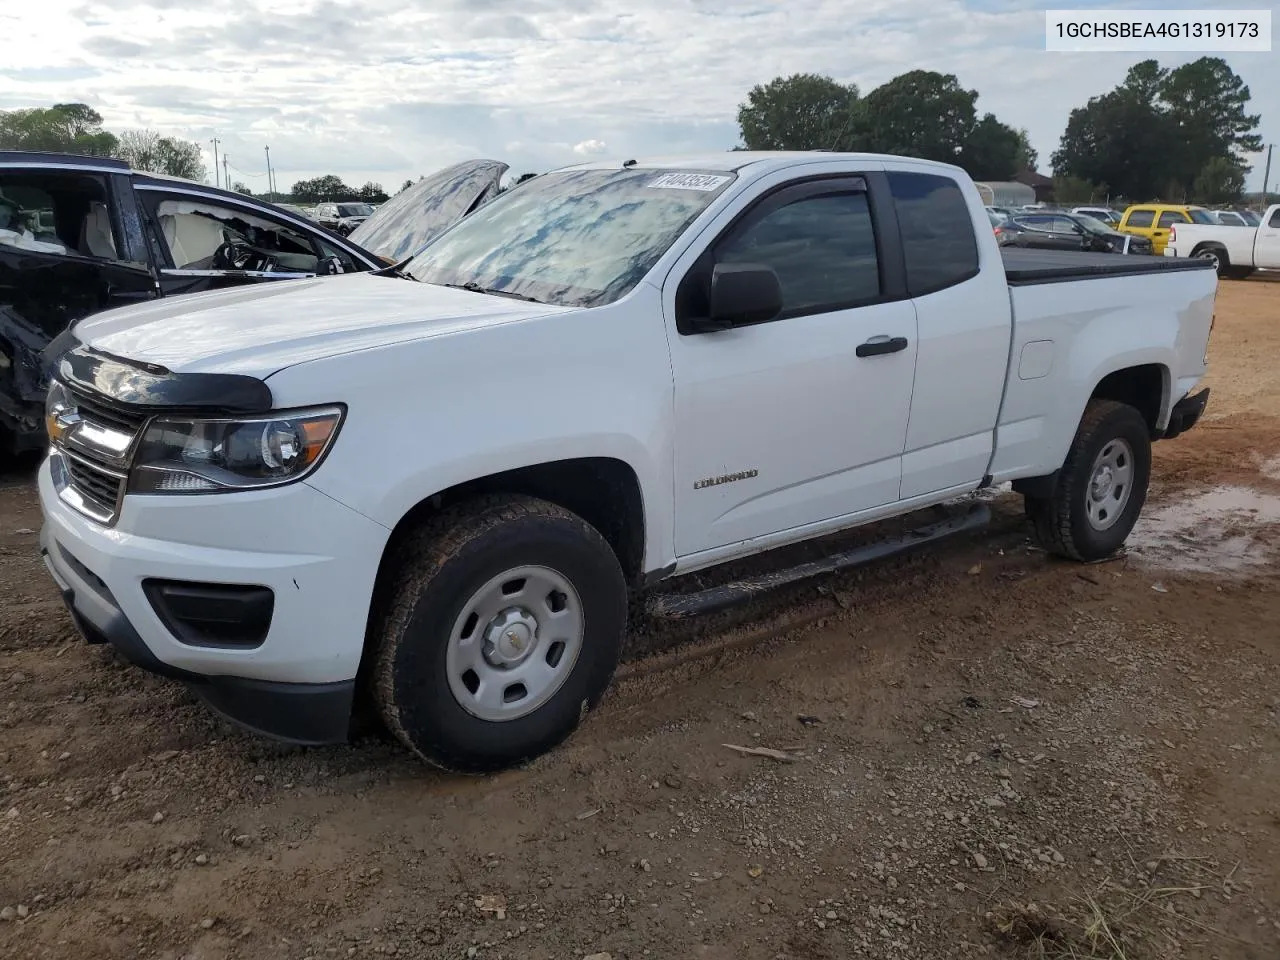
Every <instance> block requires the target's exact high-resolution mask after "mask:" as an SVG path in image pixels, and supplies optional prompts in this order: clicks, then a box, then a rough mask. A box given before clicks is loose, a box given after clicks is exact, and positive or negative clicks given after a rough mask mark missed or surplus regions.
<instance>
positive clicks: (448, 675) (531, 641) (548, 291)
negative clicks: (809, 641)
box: [39, 152, 1217, 772]
mask: <svg viewBox="0 0 1280 960" xmlns="http://www.w3.org/2000/svg"><path fill="white" fill-rule="evenodd" d="M1216 289H1217V277H1216V276H1215V275H1214V272H1213V270H1212V269H1211V265H1210V264H1209V263H1208V262H1206V261H1202V260H1180V259H1173V258H1162V257H1115V256H1108V255H1105V254H1098V255H1092V254H1087V253H1054V252H1051V251H1012V250H1010V251H1004V252H1003V254H1002V251H1001V250H1000V249H999V247H998V246H997V243H996V240H995V238H994V236H993V235H992V231H991V229H990V226H989V224H988V221H987V215H986V213H985V211H984V210H983V207H982V200H981V197H980V196H979V193H978V191H977V189H976V187H975V186H974V184H973V183H972V182H971V181H970V180H969V178H968V177H967V176H966V175H965V174H964V173H963V171H961V170H960V169H959V168H957V167H953V166H949V165H943V164H938V163H932V162H925V161H920V160H913V159H904V158H900V157H891V156H874V155H859V154H835V153H749V152H732V153H719V154H714V155H710V156H704V157H688V158H682V159H675V160H660V161H653V162H635V161H628V162H626V163H622V164H606V163H589V164H584V165H579V166H574V167H569V168H565V169H561V170H557V171H553V172H550V173H546V174H543V175H542V176H539V177H537V178H534V179H532V180H529V181H528V182H527V183H524V184H521V186H520V187H519V188H517V189H515V190H511V191H508V192H507V193H505V194H502V195H500V196H499V197H497V198H496V199H494V200H493V201H492V202H490V203H489V204H487V205H485V206H483V207H481V208H480V209H479V210H477V211H476V212H475V213H473V214H471V215H470V216H469V217H467V218H466V219H464V220H462V221H460V222H459V223H457V224H456V225H454V226H453V227H451V228H450V229H449V230H447V231H446V232H445V233H443V234H442V235H440V236H439V237H438V238H437V239H436V240H434V241H433V242H432V243H431V244H429V245H428V246H427V247H426V248H425V249H424V250H422V251H421V252H420V253H419V254H418V255H417V256H415V257H413V258H412V259H411V260H408V261H406V262H405V263H403V264H401V265H400V266H399V268H398V269H397V270H395V271H390V272H388V273H386V274H384V275H374V274H350V275H343V276H336V277H325V278H316V279H311V280H297V281H294V282H291V283H287V284H273V285H261V286H256V287H245V288H240V289H234V290H226V291H218V292H207V293H198V294H193V295H191V296H187V297H184V298H181V299H174V300H163V301H157V302H153V303H144V304H137V305H135V306H131V307H124V308H121V309H117V310H113V311H109V312H106V313H102V314H99V315H97V316H94V317H91V318H88V319H86V320H84V321H82V322H80V323H79V324H78V325H77V326H76V328H75V330H74V334H75V337H76V340H77V343H76V345H75V346H74V347H72V348H71V349H70V350H69V351H68V352H67V353H66V354H65V355H63V357H62V359H61V361H60V364H59V367H58V370H57V373H56V377H55V378H54V380H53V383H52V386H51V388H50V391H49V395H48V402H47V414H46V420H47V425H48V432H49V436H50V438H51V443H50V449H49V452H48V456H47V458H46V459H45V461H44V462H43V464H42V465H41V467H40V471H39V491H40V500H41V504H42V508H43V512H44V526H43V530H42V534H41V543H42V549H43V551H44V555H45V561H46V564H47V566H48V568H49V570H50V571H51V573H52V575H53V577H54V579H55V580H56V581H57V583H58V585H59V586H60V588H61V591H62V594H63V597H64V599H65V601H66V603H67V606H68V607H69V609H70V611H71V615H72V617H73V618H74V620H75V622H76V624H77V625H78V626H79V628H80V630H81V631H82V633H83V634H84V635H85V637H86V638H87V639H89V640H91V641H97V642H103V641H105V642H109V643H111V644H113V645H114V646H115V647H116V648H117V649H118V650H119V651H120V652H121V653H122V654H123V655H124V656H125V657H126V658H128V659H130V660H132V661H133V662H134V663H136V664H137V665H139V666H141V667H143V668H146V669H149V670H152V671H154V672H156V673H159V674H163V675H167V676H169V677H174V678H177V679H179V680H183V681H186V682H188V683H190V684H191V685H192V687H193V688H194V689H195V690H197V691H198V692H199V693H200V694H201V695H202V696H203V697H204V698H205V700H206V701H207V702H208V703H209V704H210V705H211V706H212V707H214V708H215V709H217V710H219V711H221V712H222V713H223V714H225V715H226V716H228V717H230V718H231V719H233V720H236V721H238V722H239V723H241V724H243V725H245V726H247V727H249V728H251V729H254V730H257V731H260V732H262V733H265V734H269V735H272V736H275V737H278V738H283V739H287V740H291V741H293V742H298V743H308V744H318V743H326V742H336V741H341V740H343V739H345V738H346V737H347V736H348V731H349V723H350V719H351V716H352V710H353V704H354V703H356V702H357V692H358V691H359V693H360V699H359V702H361V703H364V702H366V701H365V697H368V698H369V700H370V701H371V702H372V704H373V705H374V706H375V707H376V710H377V712H378V714H380V716H381V719H382V720H383V721H384V722H385V724H386V725H387V727H388V728H389V729H390V730H391V731H392V732H393V733H394V734H395V735H396V736H397V737H398V738H399V739H400V740H401V741H402V742H403V743H404V744H405V745H406V746H407V747H408V748H409V749H410V750H412V751H413V752H415V753H416V754H417V755H419V756H420V757H421V758H423V759H425V760H428V761H431V762H433V763H436V764H439V765H442V766H445V767H447V768H451V769H455V770H465V771H476V772H478V771H485V770H493V769H498V768H502V767H505V766H508V765H511V764H516V763H519V762H522V761H524V760H526V759H528V758H531V757H534V756H536V755H538V754H540V753H542V752H544V751H546V750H548V749H551V748H552V747H554V746H555V745H556V744H558V743H559V742H560V741H562V740H563V739H564V738H565V737H566V736H568V735H569V734H570V733H571V732H572V731H573V730H574V729H575V727H576V726H577V725H578V723H579V722H580V720H581V718H582V717H583V715H584V714H585V713H586V712H587V710H588V709H589V708H591V707H593V706H594V705H595V704H596V703H597V702H598V701H599V699H600V698H601V696H602V694H603V693H604V691H605V689H606V687H607V685H608V683H609V682H610V679H611V677H612V674H613V672H614V668H615V665H616V663H617V660H618V657H619V650H620V647H621V644H622V640H623V634H624V629H625V627H626V622H627V616H628V610H629V609H630V608H632V607H633V604H632V603H631V601H632V599H633V598H637V599H641V600H643V601H644V602H646V603H648V604H649V607H648V609H649V611H650V612H651V613H653V615H656V616H669V617H682V616H686V615H689V614H691V613H696V612H698V611H699V610H707V609H713V608H716V607H719V606H723V605H725V604H726V603H730V602H733V600H734V599H735V598H741V597H746V596H754V595H756V594H757V593H758V592H759V590H761V589H763V588H765V587H767V586H769V585H771V584H778V583H784V582H794V581H796V580H797V579H799V578H802V577H807V576H812V575H814V574H818V573H822V572H823V571H827V570H832V569H838V568H841V567H845V566H849V565H852V564H854V563H859V562H863V561H865V560H866V559H868V558H869V557H872V556H883V555H885V554H887V553H892V552H894V551H896V550H899V549H905V548H907V547H908V546H912V545H918V544H919V543H925V542H932V541H933V540H935V539H937V538H938V537H941V536H944V535H947V534H948V533H952V532H955V531H957V530H961V529H973V527H974V526H975V525H976V524H980V523H981V522H982V520H983V519H984V511H985V510H986V506H985V504H983V503H982V502H981V498H978V497H971V496H969V495H971V494H974V493H976V492H977V491H979V490H981V489H982V488H985V487H991V486H992V485H996V484H1003V483H1005V482H1008V481H1012V484H1013V487H1014V489H1015V490H1017V491H1019V492H1020V493H1021V494H1022V495H1023V496H1024V497H1025V500H1026V508H1027V511H1028V513H1029V515H1030V518H1031V520H1032V521H1033V526H1034V529H1035V530H1036V531H1037V533H1038V536H1039V537H1040V539H1041V540H1042V542H1043V543H1044V545H1045V546H1046V547H1047V548H1048V549H1049V550H1050V551H1052V552H1055V553H1057V554H1060V555H1063V556H1065V557H1070V558H1075V559H1077V560H1089V559H1093V558H1099V557H1103V556H1106V555H1108V554H1110V553H1111V552H1113V551H1115V550H1116V549H1117V548H1118V547H1119V546H1120V545H1121V544H1122V543H1123V541H1124V540H1125V538H1126V537H1127V535H1128V534H1129V531H1130V529H1131V528H1132V527H1133V524H1134V521H1135V520H1136V518H1137V516H1138V513H1139V511H1140V510H1141V509H1142V506H1143V502H1144V498H1145V496H1146V491H1147V483H1148V478H1149V475H1150V471H1151V444H1152V442H1153V441H1155V440H1159V439H1161V438H1170V437H1173V436H1176V435H1177V434H1179V433H1180V432H1182V431H1184V430H1186V429H1188V428H1190V427H1192V426H1193V425H1194V424H1195V422H1196V421H1197V419H1198V418H1199V416H1200V414H1201V412H1202V411H1203V410H1204V407H1205V403H1206V397H1207V393H1208V391H1207V390H1202V391H1200V392H1199V393H1195V394H1193V393H1192V390H1193V388H1195V387H1196V385H1197V383H1198V381H1200V379H1201V378H1202V376H1203V374H1204V373H1205V370H1206V363H1207V360H1206V348H1207V342H1208V338H1209V334H1210V329H1211V326H1212V319H1213V310H1214V299H1215V296H1216ZM922 511H923V512H924V514H925V515H926V516H927V517H929V518H932V519H930V521H929V522H928V523H926V524H924V525H923V526H922V527H920V528H919V529H912V530H911V531H910V532H909V533H908V534H907V535H906V536H904V537H901V538H898V539H896V540H895V539H893V538H890V539H887V540H885V539H881V540H874V541H872V542H870V543H868V544H864V545H862V546H859V547H854V548H850V549H848V550H845V551H843V552H838V553H830V554H826V555H822V556H820V557H818V558H817V559H814V558H813V555H812V550H809V551H808V557H807V559H805V560H804V561H803V562H801V563H799V564H795V565H793V566H790V567H786V568H783V569H780V570H776V571H772V572H770V573H769V574H767V575H763V574H762V575H758V576H755V577H754V578H752V577H747V578H745V579H742V580H738V581H731V582H727V583H724V582H722V583H719V584H716V585H713V586H710V587H706V588H704V589H698V588H687V584H688V581H689V580H690V579H694V580H696V579H699V578H682V577H681V576H680V575H682V574H685V573H688V572H690V571H696V570H702V569H703V568H709V567H712V566H715V565H718V564H723V563H725V562H726V561H733V560H740V559H743V558H746V557H749V556H752V555H756V554H763V553H765V552H766V551H770V553H769V555H768V556H767V557H760V558H757V559H756V560H753V561H752V563H757V562H763V561H767V560H769V559H770V558H771V557H777V556H778V555H779V552H778V551H774V548H783V547H788V546H789V545H795V544H799V543H800V542H801V541H809V540H813V539H815V538H819V537H823V536H825V535H828V534H832V533H833V532H836V531H842V530H846V529H848V528H852V527H855V526H860V525H866V524H871V523H872V522H873V521H879V520H884V519H887V518H900V517H907V516H914V515H917V514H920V513H921V512H922ZM894 525H905V521H895V524H890V526H894ZM879 526H884V525H883V524H881V525H879ZM872 529H874V528H872ZM864 532H869V531H864ZM851 536H852V535H851ZM809 546H810V547H812V546H813V545H812V544H810V545H809ZM792 549H793V550H795V549H798V548H792ZM781 552H782V553H785V552H787V551H786V550H783V551H781ZM740 566H741V565H740ZM747 566H750V565H747ZM681 584H684V585H685V586H684V587H682V586H680V585H681Z"/></svg>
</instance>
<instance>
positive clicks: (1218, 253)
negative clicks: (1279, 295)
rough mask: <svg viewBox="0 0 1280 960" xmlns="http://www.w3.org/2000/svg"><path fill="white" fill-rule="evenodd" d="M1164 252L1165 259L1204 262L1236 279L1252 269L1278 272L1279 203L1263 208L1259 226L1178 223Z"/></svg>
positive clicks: (1249, 272) (1279, 257) (1279, 251)
mask: <svg viewBox="0 0 1280 960" xmlns="http://www.w3.org/2000/svg"><path fill="white" fill-rule="evenodd" d="M1164 252H1165V256H1169V257H1198V258H1200V259H1202V260H1208V261H1210V262H1211V263H1212V264H1213V265H1214V267H1215V268H1216V269H1217V271H1218V275H1219V276H1224V277H1235V278H1237V279H1239V278H1244V277H1247V276H1249V274H1251V273H1253V271H1254V270H1280V204H1275V205H1274V206H1272V207H1269V208H1268V209H1267V211H1266V213H1265V214H1264V215H1263V217H1262V226H1260V227H1224V226H1219V225H1217V224H1201V223H1182V224H1178V225H1176V226H1174V227H1173V228H1172V231H1171V233H1170V236H1169V243H1168V245H1167V246H1166V247H1165V250H1164Z"/></svg>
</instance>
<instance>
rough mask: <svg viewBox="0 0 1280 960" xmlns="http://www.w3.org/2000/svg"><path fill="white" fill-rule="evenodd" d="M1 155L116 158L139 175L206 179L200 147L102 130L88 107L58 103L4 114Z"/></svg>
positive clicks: (151, 134)
mask: <svg viewBox="0 0 1280 960" xmlns="http://www.w3.org/2000/svg"><path fill="white" fill-rule="evenodd" d="M0 150H38V151H44V152H48V153H74V154H79V155H80V156H85V157H114V158H116V159H119V160H124V161H127V162H128V164H129V165H130V166H131V167H133V168H134V169H135V170H146V171H148V172H151V173H166V174H169V175H170V176H173V177H185V178H186V179H188V180H204V178H205V175H206V172H205V166H204V158H203V156H202V155H201V153H200V147H199V146H197V145H196V144H194V143H192V142H191V141H189V140H182V139H180V138H178V137H162V136H161V135H160V134H159V133H157V132H156V131H154V130H125V131H123V132H122V133H120V134H115V133H112V132H111V131H109V130H104V129H102V115H101V114H99V113H98V111H96V110H94V109H93V108H92V107H90V106H89V105H88V104H84V103H55V104H54V105H53V106H52V107H30V108H27V109H24V110H0Z"/></svg>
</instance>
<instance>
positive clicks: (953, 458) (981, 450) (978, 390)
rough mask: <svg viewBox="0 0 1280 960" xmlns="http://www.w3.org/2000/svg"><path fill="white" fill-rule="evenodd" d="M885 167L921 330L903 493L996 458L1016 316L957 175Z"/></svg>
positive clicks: (948, 482) (932, 491) (973, 474)
mask: <svg viewBox="0 0 1280 960" xmlns="http://www.w3.org/2000/svg"><path fill="white" fill-rule="evenodd" d="M886 176H887V177H888V179H889V188H890V190H891V192H892V195H893V202H894V207H895V209H896V211H897V217H898V223H899V224H900V225H901V231H902V249H903V254H904V258H905V261H906V280H907V289H908V292H909V293H910V295H911V297H912V302H913V303H914V304H915V309H916V324H917V327H918V330H919V332H918V333H917V340H918V341H919V346H918V349H917V354H916V372H915V387H914V390H913V391H912V395H911V425H910V428H909V429H908V430H907V442H906V447H905V450H904V453H903V457H902V499H903V500H910V499H912V498H913V497H924V496H934V495H936V494H938V493H940V492H943V491H956V492H962V491H964V490H966V489H968V490H972V489H974V488H975V487H977V486H978V484H979V483H981V481H982V478H983V476H984V475H985V474H986V471H987V467H988V466H989V465H990V463H991V455H992V452H993V450H994V446H995V428H996V420H997V418H998V417H999V415H1000V399H1001V397H1002V395H1003V393H1004V384H1005V377H1006V375H1007V373H1008V364H1009V343H1010V340H1011V338H1012V336H1013V323H1012V311H1011V307H1010V305H1009V287H1008V284H1007V282H1006V281H1005V274H1004V269H1003V265H1002V264H1001V262H1000V258H999V254H998V252H997V251H996V250H995V249H994V248H991V247H988V248H987V249H988V251H989V255H990V256H991V257H992V258H993V259H992V260H991V261H989V262H985V263H982V262H980V255H979V248H978V243H977V238H976V234H975V232H974V222H973V214H972V212H971V210H972V208H971V207H970V205H969V203H968V202H967V201H966V199H965V194H964V192H963V191H962V189H961V186H960V183H959V181H956V180H953V179H952V178H950V177H948V176H943V175H939V174H933V173H917V172H914V171H910V170H902V171H895V170H893V169H892V168H891V169H890V170H889V172H888V173H887V174H886ZM1075 242H1076V244H1077V249H1078V244H1079V238H1076V241H1075Z"/></svg>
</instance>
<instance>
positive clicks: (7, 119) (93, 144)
mask: <svg viewBox="0 0 1280 960" xmlns="http://www.w3.org/2000/svg"><path fill="white" fill-rule="evenodd" d="M0 149H6V150H44V151H48V152H51V153H75V154H80V155H82V156H89V157H108V156H111V155H112V154H113V153H114V152H115V149H116V138H115V135H114V134H111V133H108V132H107V131H105V130H103V129H102V116H101V114H99V113H98V112H97V111H96V110H94V109H93V108H92V107H90V106H89V105H88V104H84V103H55V104H54V105H53V106H52V107H32V108H29V109H26V110H8V111H4V110H0Z"/></svg>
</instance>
